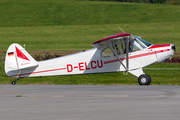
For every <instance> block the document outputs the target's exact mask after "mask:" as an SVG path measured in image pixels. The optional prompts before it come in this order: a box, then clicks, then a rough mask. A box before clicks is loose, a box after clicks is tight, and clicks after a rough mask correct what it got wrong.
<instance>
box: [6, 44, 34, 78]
mask: <svg viewBox="0 0 180 120" xmlns="http://www.w3.org/2000/svg"><path fill="white" fill-rule="evenodd" d="M37 66H38V64H37V62H36V61H35V60H34V58H33V57H32V56H31V55H30V54H29V53H28V52H27V51H26V50H25V49H24V48H23V47H22V46H20V45H19V44H16V43H14V44H12V45H10V46H9V48H8V50H7V53H6V59H5V71H6V74H7V75H8V76H13V75H19V71H21V70H23V69H26V68H30V67H37ZM17 77H18V76H17Z"/></svg>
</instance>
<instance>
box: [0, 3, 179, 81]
mask: <svg viewBox="0 0 180 120" xmlns="http://www.w3.org/2000/svg"><path fill="white" fill-rule="evenodd" d="M0 11H1V12H0V16H1V19H0V51H1V52H2V53H1V54H0V58H1V59H0V78H1V81H0V84H11V82H12V81H13V80H14V78H9V77H7V76H6V74H5V72H4V60H3V59H4V56H5V55H4V54H3V53H4V52H5V51H6V50H7V48H8V46H9V45H10V44H12V43H19V44H21V45H23V44H25V45H26V50H27V51H36V50H37V51H51V50H56V51H69V50H72V51H80V50H84V49H91V48H92V46H91V44H92V43H93V42H95V41H97V40H99V39H102V38H104V37H107V36H109V35H112V34H116V33H119V32H121V31H120V30H119V29H118V27H117V25H119V26H120V27H121V28H122V29H123V30H124V31H125V32H129V33H132V34H133V35H137V36H141V37H142V38H143V39H145V40H147V41H149V42H151V43H153V44H166V43H174V44H175V45H176V48H177V52H178V53H177V54H176V56H179V52H180V41H179V38H180V34H179V33H180V17H179V13H180V6H172V5H160V4H135V3H120V2H99V1H92V2H89V1H74V0H69V1H64V0H28V1H24V0H0ZM150 68H151V69H150ZM154 68H164V69H162V70H157V69H154ZM166 68H167V69H166ZM168 68H180V64H153V65H151V66H148V67H147V69H144V71H145V73H147V74H149V75H150V76H151V77H152V84H153V85H180V82H179V81H178V79H179V77H180V76H179V72H180V70H178V69H168ZM17 84H63V85H70V84H73V85H77V84H86V85H102V84H103V85H104V84H105V85H106V84H111V85H116V84H123V85H124V84H131V85H137V84H138V82H137V78H136V77H134V76H133V75H131V74H128V75H127V76H123V73H106V74H93V75H91V74H88V75H76V76H54V77H42V78H39V77H37V78H24V79H22V80H19V81H18V82H17Z"/></svg>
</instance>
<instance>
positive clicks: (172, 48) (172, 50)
mask: <svg viewBox="0 0 180 120" xmlns="http://www.w3.org/2000/svg"><path fill="white" fill-rule="evenodd" d="M175 51H176V46H175V45H174V44H171V54H172V56H173V55H174V52H175Z"/></svg>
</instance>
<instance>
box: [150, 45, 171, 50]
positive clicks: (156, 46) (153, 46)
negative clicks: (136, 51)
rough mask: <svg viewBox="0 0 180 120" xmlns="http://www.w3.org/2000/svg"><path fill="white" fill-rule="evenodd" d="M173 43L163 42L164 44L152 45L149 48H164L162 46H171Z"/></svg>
mask: <svg viewBox="0 0 180 120" xmlns="http://www.w3.org/2000/svg"><path fill="white" fill-rule="evenodd" d="M170 46H171V44H162V45H152V46H151V47H149V48H148V49H154V48H162V47H170Z"/></svg>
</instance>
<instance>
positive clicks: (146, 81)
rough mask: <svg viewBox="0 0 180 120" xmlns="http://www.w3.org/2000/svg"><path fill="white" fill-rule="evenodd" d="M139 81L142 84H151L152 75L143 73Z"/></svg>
mask: <svg viewBox="0 0 180 120" xmlns="http://www.w3.org/2000/svg"><path fill="white" fill-rule="evenodd" d="M138 83H139V84H140V85H149V84H150V83H151V77H150V76H149V75H146V74H142V75H140V76H139V78H138Z"/></svg>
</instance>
